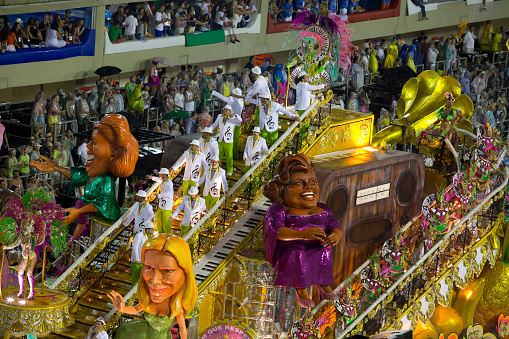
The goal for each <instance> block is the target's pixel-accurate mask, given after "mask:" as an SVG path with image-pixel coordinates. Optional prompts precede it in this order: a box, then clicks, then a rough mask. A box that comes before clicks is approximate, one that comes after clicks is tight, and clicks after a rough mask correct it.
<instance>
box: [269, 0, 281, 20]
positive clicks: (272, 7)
mask: <svg viewBox="0 0 509 339" xmlns="http://www.w3.org/2000/svg"><path fill="white" fill-rule="evenodd" d="M269 14H270V18H271V19H272V22H273V23H275V24H276V23H277V19H278V17H279V14H281V10H280V9H279V7H278V5H277V2H276V0H269Z"/></svg>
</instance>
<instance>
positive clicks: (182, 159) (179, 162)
mask: <svg viewBox="0 0 509 339" xmlns="http://www.w3.org/2000/svg"><path fill="white" fill-rule="evenodd" d="M185 163H186V154H185V152H184V154H182V155H181V156H180V158H179V159H178V160H177V162H176V163H174V164H173V166H171V170H172V171H173V172H176V171H177V170H178V169H179V168H180V167H181V166H182V165H184V164H185Z"/></svg>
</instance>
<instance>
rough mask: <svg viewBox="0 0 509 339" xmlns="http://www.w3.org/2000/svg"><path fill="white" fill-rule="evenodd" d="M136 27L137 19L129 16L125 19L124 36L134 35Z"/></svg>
mask: <svg viewBox="0 0 509 339" xmlns="http://www.w3.org/2000/svg"><path fill="white" fill-rule="evenodd" d="M136 26H138V19H136V18H135V17H134V16H132V15H129V16H128V17H127V18H126V19H125V31H124V33H125V35H134V34H135V33H136Z"/></svg>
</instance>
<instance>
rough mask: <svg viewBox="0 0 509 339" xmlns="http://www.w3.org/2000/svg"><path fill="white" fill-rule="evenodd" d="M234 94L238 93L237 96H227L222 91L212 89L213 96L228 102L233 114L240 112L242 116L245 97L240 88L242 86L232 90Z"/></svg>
mask: <svg viewBox="0 0 509 339" xmlns="http://www.w3.org/2000/svg"><path fill="white" fill-rule="evenodd" d="M232 94H233V95H236V96H237V97H234V96H232V95H231V96H229V97H225V96H224V95H222V94H221V93H218V92H216V91H212V95H213V96H215V97H218V98H219V99H221V100H222V101H224V102H226V103H227V104H228V105H230V106H231V107H232V113H233V114H238V115H239V116H240V115H242V110H243V109H244V98H242V91H241V90H240V88H234V89H233V90H232ZM239 97H240V98H239Z"/></svg>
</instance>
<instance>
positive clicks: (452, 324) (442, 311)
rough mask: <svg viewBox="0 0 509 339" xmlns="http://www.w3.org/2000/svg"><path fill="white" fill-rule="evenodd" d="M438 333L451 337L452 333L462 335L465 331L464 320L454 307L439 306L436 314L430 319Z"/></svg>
mask: <svg viewBox="0 0 509 339" xmlns="http://www.w3.org/2000/svg"><path fill="white" fill-rule="evenodd" d="M430 321H431V323H432V324H433V326H435V329H436V330H437V332H438V333H444V334H445V335H446V336H449V335H450V334H452V333H461V330H462V329H463V319H461V316H460V314H459V313H458V312H457V311H456V310H455V309H454V308H452V307H450V306H447V307H444V306H440V305H437V306H436V308H435V312H433V315H432V316H431V318H430Z"/></svg>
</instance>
